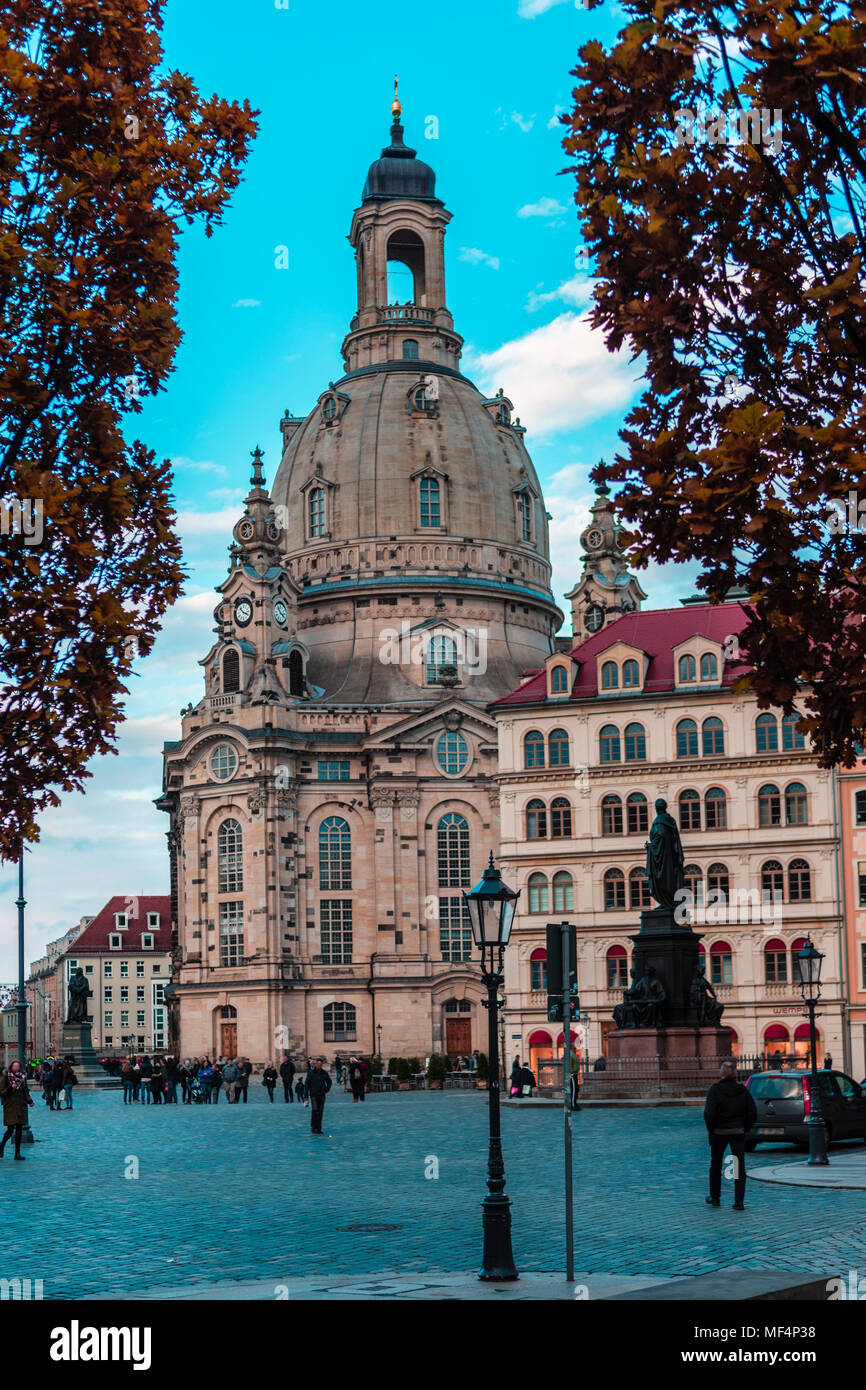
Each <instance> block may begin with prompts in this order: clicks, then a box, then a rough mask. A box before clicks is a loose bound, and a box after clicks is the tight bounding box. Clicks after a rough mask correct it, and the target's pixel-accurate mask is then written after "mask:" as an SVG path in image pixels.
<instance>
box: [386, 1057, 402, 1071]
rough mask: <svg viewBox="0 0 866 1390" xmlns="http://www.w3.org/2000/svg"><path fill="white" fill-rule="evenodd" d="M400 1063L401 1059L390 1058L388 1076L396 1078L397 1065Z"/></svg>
mask: <svg viewBox="0 0 866 1390" xmlns="http://www.w3.org/2000/svg"><path fill="white" fill-rule="evenodd" d="M399 1061H400V1058H399V1057H389V1058H388V1075H389V1076H396V1075H397V1063H398V1062H399Z"/></svg>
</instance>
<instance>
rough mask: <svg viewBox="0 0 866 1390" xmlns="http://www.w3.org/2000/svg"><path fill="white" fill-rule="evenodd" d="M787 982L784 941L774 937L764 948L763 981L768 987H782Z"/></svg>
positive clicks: (786, 953)
mask: <svg viewBox="0 0 866 1390" xmlns="http://www.w3.org/2000/svg"><path fill="white" fill-rule="evenodd" d="M787 980H788V952H787V950H786V949H785V943H784V941H780V940H779V938H778V937H774V938H773V940H772V941H768V942H767V944H766V946H765V947H764V981H765V983H766V984H768V985H783V984H786V983H787Z"/></svg>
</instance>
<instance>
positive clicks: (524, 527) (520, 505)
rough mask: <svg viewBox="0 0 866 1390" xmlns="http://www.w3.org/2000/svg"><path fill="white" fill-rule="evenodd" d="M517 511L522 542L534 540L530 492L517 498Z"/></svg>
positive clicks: (522, 493) (523, 493)
mask: <svg viewBox="0 0 866 1390" xmlns="http://www.w3.org/2000/svg"><path fill="white" fill-rule="evenodd" d="M517 510H518V515H519V517H520V539H521V540H522V541H531V540H532V498H531V497H530V495H529V493H528V492H521V493H520V494H519V495H518V498H517Z"/></svg>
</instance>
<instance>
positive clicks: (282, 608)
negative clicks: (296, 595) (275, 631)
mask: <svg viewBox="0 0 866 1390" xmlns="http://www.w3.org/2000/svg"><path fill="white" fill-rule="evenodd" d="M288 616H289V610H288V608H287V607H286V605H285V604H284V603H283V600H282V599H281V598H278V599H277V601H276V603H275V604H274V622H277V623H279V625H280V627H285V625H286V622H287V620H288Z"/></svg>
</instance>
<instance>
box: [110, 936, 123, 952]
mask: <svg viewBox="0 0 866 1390" xmlns="http://www.w3.org/2000/svg"><path fill="white" fill-rule="evenodd" d="M108 949H109V951H122V950H123V937H122V936H118V935H117V934H116V932H111V933H110V934H109V937H108Z"/></svg>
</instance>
